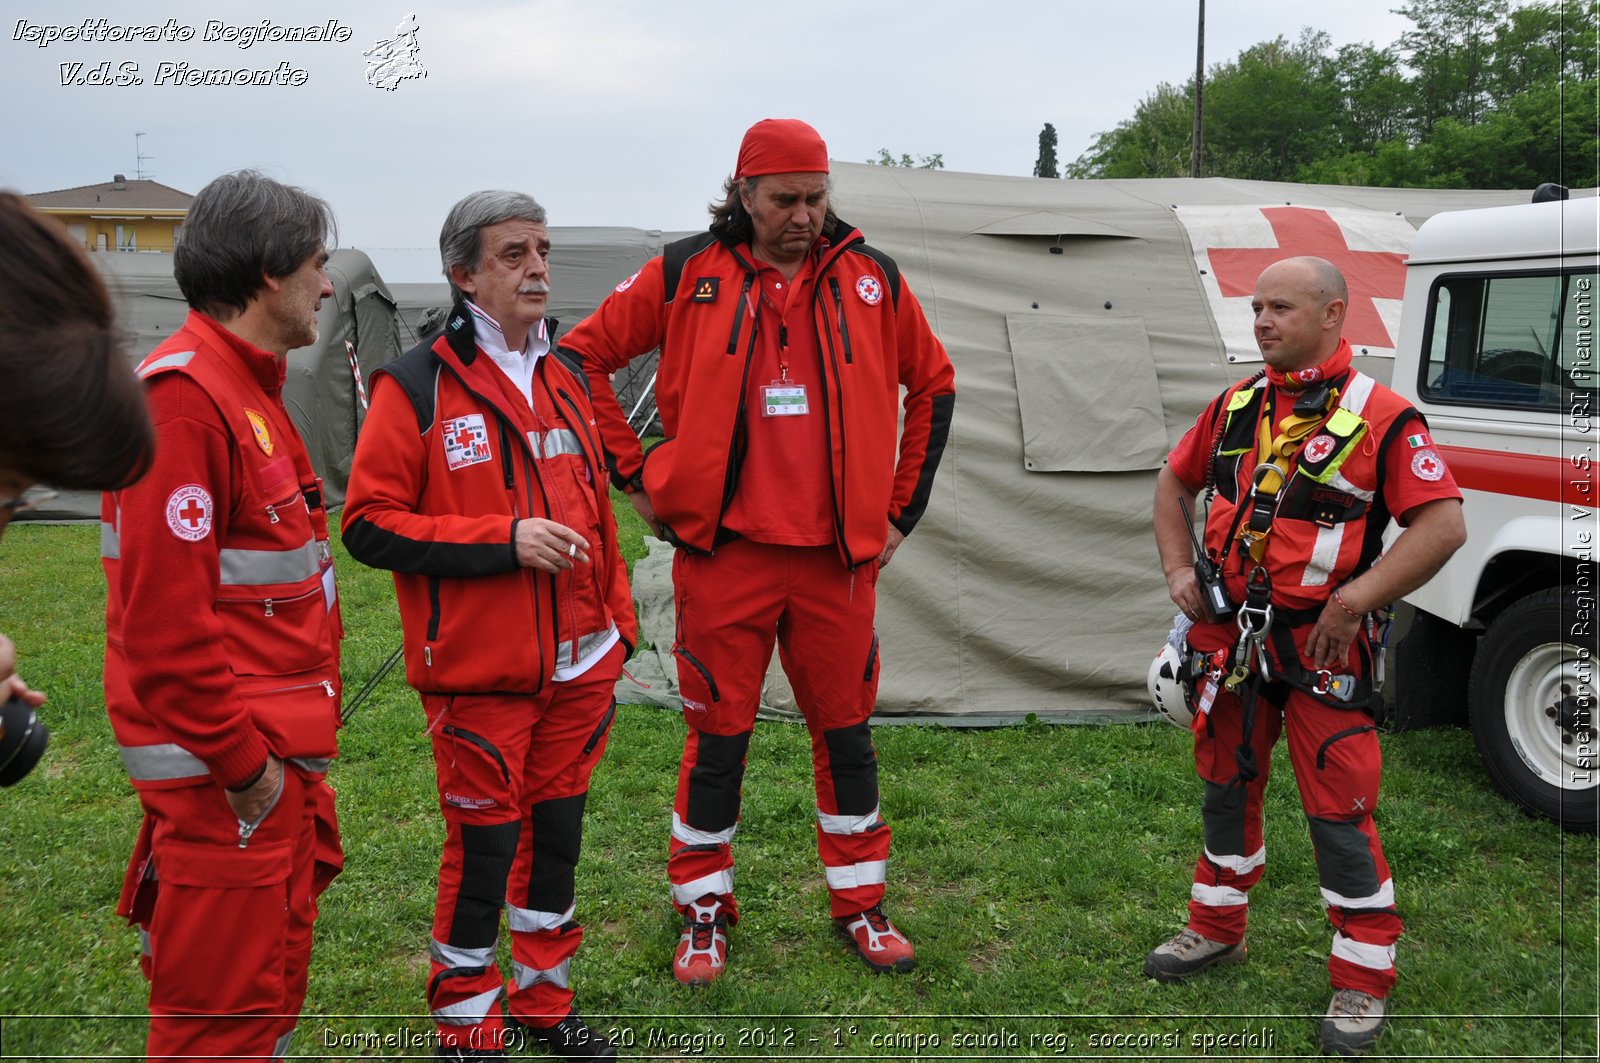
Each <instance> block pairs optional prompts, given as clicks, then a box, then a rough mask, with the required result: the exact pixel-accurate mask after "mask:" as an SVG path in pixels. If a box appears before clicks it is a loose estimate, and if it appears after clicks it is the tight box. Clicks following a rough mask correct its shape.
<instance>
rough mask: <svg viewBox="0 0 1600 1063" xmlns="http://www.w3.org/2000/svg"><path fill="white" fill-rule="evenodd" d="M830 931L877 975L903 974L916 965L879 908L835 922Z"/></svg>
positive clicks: (902, 937) (905, 943) (908, 945)
mask: <svg viewBox="0 0 1600 1063" xmlns="http://www.w3.org/2000/svg"><path fill="white" fill-rule="evenodd" d="M833 929H834V930H835V931H837V932H838V934H839V936H840V937H842V938H844V939H845V941H847V942H849V943H850V946H851V948H853V949H855V950H856V954H857V955H859V956H860V957H861V959H862V961H863V962H865V963H866V965H867V966H868V967H871V968H872V969H873V970H874V971H877V972H879V973H880V974H886V973H888V972H890V971H893V972H896V973H901V974H903V973H904V972H906V971H909V970H911V968H912V967H913V966H915V964H916V961H915V960H914V959H913V958H912V954H913V951H914V950H913V949H912V948H911V942H909V941H907V940H906V936H905V935H904V934H902V933H900V931H899V930H898V929H897V928H896V927H895V925H894V924H893V923H891V922H889V917H888V916H886V915H884V914H883V908H882V907H881V906H879V905H876V904H874V905H873V906H872V907H871V908H868V909H867V910H866V911H864V912H859V913H857V914H855V915H846V916H841V917H839V918H837V919H835V920H834V921H833Z"/></svg>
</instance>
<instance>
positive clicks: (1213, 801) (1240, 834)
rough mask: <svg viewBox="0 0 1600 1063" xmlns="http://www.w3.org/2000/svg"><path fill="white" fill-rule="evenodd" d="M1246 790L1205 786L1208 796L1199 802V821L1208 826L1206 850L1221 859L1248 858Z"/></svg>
mask: <svg viewBox="0 0 1600 1063" xmlns="http://www.w3.org/2000/svg"><path fill="white" fill-rule="evenodd" d="M1244 796H1245V795H1244V790H1242V789H1231V790H1230V789H1229V788H1228V787H1226V786H1223V785H1222V784H1221V783H1214V782H1210V781H1209V780H1208V781H1207V782H1206V795H1205V798H1204V799H1203V800H1202V801H1201V802H1200V819H1201V822H1202V823H1203V824H1204V826H1205V836H1206V848H1207V849H1210V850H1211V851H1212V852H1214V853H1216V854H1217V855H1218V856H1249V855H1250V854H1249V853H1247V852H1245V851H1244Z"/></svg>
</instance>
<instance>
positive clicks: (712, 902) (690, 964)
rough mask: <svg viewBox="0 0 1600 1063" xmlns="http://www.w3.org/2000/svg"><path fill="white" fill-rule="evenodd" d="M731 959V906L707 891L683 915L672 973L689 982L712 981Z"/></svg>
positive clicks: (693, 983)
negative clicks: (729, 911) (729, 913)
mask: <svg viewBox="0 0 1600 1063" xmlns="http://www.w3.org/2000/svg"><path fill="white" fill-rule="evenodd" d="M727 962H728V909H727V907H726V906H725V905H724V904H723V903H722V898H721V897H718V896H717V895H716V894H714V893H708V894H706V895H705V896H704V897H701V898H700V899H699V900H698V901H691V902H689V910H688V911H687V912H685V913H684V916H683V934H682V935H681V936H680V937H679V938H678V951H677V952H675V953H674V954H673V956H672V976H673V977H674V978H676V979H677V980H678V981H680V982H682V983H683V984H684V985H687V986H704V985H710V984H711V983H712V982H714V981H716V980H717V979H718V978H719V977H720V976H721V975H722V969H723V966H724V965H725V964H727Z"/></svg>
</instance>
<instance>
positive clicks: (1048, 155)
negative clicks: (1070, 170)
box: [1033, 122, 1061, 177]
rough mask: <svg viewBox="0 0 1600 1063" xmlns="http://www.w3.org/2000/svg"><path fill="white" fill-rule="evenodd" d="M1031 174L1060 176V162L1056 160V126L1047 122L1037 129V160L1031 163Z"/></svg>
mask: <svg viewBox="0 0 1600 1063" xmlns="http://www.w3.org/2000/svg"><path fill="white" fill-rule="evenodd" d="M1033 176H1035V177H1060V176H1061V167H1060V164H1059V163H1057V162H1056V127H1055V126H1053V125H1051V124H1050V123H1049V122H1046V123H1045V124H1044V128H1043V129H1041V130H1039V161H1038V162H1035V163H1034V164H1033Z"/></svg>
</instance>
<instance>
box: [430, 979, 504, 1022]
mask: <svg viewBox="0 0 1600 1063" xmlns="http://www.w3.org/2000/svg"><path fill="white" fill-rule="evenodd" d="M499 997H500V987H499V986H495V987H494V988H493V989H490V990H487V991H485V992H482V993H479V994H478V995H477V996H475V997H468V998H467V999H466V1000H462V1001H458V1002H456V1003H454V1004H450V1005H448V1006H446V1007H443V1008H434V1009H433V1021H434V1022H438V1023H442V1024H444V1025H445V1026H476V1025H478V1023H480V1022H482V1021H483V1017H484V1016H485V1015H487V1014H489V1009H490V1008H492V1007H494V1002H495V1001H496V1000H498V999H499Z"/></svg>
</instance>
